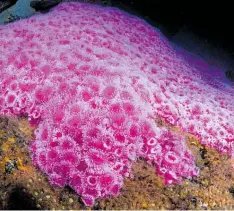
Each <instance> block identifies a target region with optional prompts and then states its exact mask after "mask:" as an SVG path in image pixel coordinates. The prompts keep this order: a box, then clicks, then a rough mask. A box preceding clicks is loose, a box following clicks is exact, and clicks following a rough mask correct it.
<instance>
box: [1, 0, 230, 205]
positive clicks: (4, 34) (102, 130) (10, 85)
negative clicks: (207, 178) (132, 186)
mask: <svg viewBox="0 0 234 211" xmlns="http://www.w3.org/2000/svg"><path fill="white" fill-rule="evenodd" d="M189 55H190V54H188V53H186V52H182V53H181V52H179V51H177V50H175V49H174V48H173V47H172V46H171V44H170V43H169V42H168V41H167V39H166V38H165V37H163V36H162V34H161V33H160V32H159V31H158V30H156V29H154V28H153V27H151V26H150V25H148V24H147V23H146V22H144V21H143V20H141V19H139V18H137V17H134V16H131V15H129V14H126V13H124V12H122V11H120V10H118V9H114V8H104V7H99V6H92V5H88V4H81V3H64V4H60V5H59V6H57V7H56V8H55V9H53V10H52V11H51V12H50V13H48V14H43V15H42V14H41V15H36V16H33V17H31V18H28V19H25V20H20V21H17V22H15V23H11V24H9V25H5V26H1V27H0V71H1V74H0V114H1V115H6V116H9V115H10V116H11V115H14V116H15V115H17V116H20V115H27V116H28V118H29V120H30V122H31V123H32V124H35V125H36V126H37V129H36V131H35V139H34V140H33V141H32V144H31V146H30V150H31V153H32V159H33V163H34V164H35V166H37V167H38V168H39V169H40V170H41V171H42V172H44V173H45V174H47V175H48V177H49V180H50V182H51V183H52V184H55V185H58V186H65V185H69V186H71V187H72V188H73V189H74V190H75V191H76V192H77V194H79V195H80V196H81V197H82V200H83V202H84V203H85V204H86V205H89V206H92V205H93V204H94V201H95V199H97V198H104V197H108V196H110V195H116V196H117V195H118V194H119V192H120V189H121V187H122V186H123V180H124V178H126V177H130V176H131V165H132V163H133V162H134V161H136V159H137V158H139V157H141V158H144V159H146V160H147V161H149V162H150V163H153V164H154V165H155V168H156V172H157V173H158V174H159V175H161V176H163V177H164V179H165V183H166V184H172V183H179V182H180V181H181V179H182V178H191V177H192V176H196V175H197V174H198V173H199V169H198V168H197V167H196V165H195V159H194V157H193V155H192V154H191V152H190V151H189V149H188V147H187V146H186V143H185V140H184V137H182V136H180V135H178V134H175V133H174V132H171V131H169V130H168V128H166V127H158V126H157V125H156V124H155V119H157V118H163V119H165V120H166V121H167V122H168V123H170V124H172V125H175V126H178V127H179V128H180V129H181V130H182V131H186V132H189V133H191V134H193V135H195V136H197V137H198V138H199V139H200V141H201V143H202V144H203V145H209V146H211V147H213V148H215V149H217V150H218V151H220V152H221V153H226V152H227V153H228V154H229V155H230V156H231V157H233V154H234V136H233V134H234V130H233V125H234V116H233V115H234V102H233V99H234V91H233V90H234V89H233V87H232V86H230V85H228V84H225V83H224V82H223V81H222V80H217V79H216V78H215V77H213V75H214V73H219V72H220V70H218V69H214V68H213V67H210V66H209V65H207V64H206V63H205V62H204V61H201V60H199V59H198V58H197V57H195V56H194V57H191V56H189ZM191 58H192V60H191Z"/></svg>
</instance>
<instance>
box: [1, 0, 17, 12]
mask: <svg viewBox="0 0 234 211" xmlns="http://www.w3.org/2000/svg"><path fill="white" fill-rule="evenodd" d="M16 2H17V0H2V1H0V13H1V12H3V11H4V10H6V9H7V8H9V7H10V6H12V5H13V4H15V3H16Z"/></svg>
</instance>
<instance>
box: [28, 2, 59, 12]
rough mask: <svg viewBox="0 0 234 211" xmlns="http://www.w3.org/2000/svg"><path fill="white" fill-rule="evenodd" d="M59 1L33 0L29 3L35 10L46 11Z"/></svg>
mask: <svg viewBox="0 0 234 211" xmlns="http://www.w3.org/2000/svg"><path fill="white" fill-rule="evenodd" d="M60 2H62V0H51V1H47V0H34V1H32V2H31V3H30V6H31V7H32V8H33V9H35V10H36V11H47V10H49V9H50V8H52V7H54V6H56V5H57V4H59V3H60Z"/></svg>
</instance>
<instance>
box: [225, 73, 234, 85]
mask: <svg viewBox="0 0 234 211" xmlns="http://www.w3.org/2000/svg"><path fill="white" fill-rule="evenodd" d="M226 77H227V78H228V79H229V80H230V81H232V82H234V70H228V71H227V72H226Z"/></svg>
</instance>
